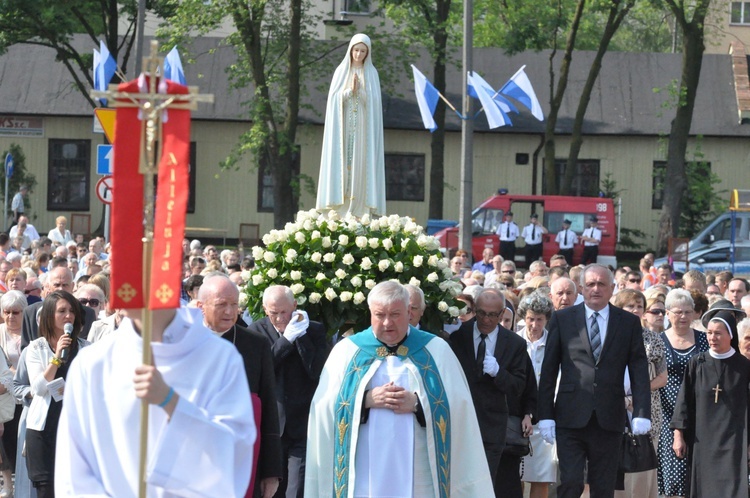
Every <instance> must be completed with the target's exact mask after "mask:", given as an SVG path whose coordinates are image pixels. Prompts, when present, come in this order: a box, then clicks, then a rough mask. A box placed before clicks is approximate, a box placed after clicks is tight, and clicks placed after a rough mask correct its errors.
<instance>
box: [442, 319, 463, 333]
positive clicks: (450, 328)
mask: <svg viewBox="0 0 750 498" xmlns="http://www.w3.org/2000/svg"><path fill="white" fill-rule="evenodd" d="M461 325H463V324H462V323H461V320H456V323H444V324H443V330H445V332H446V333H447V334H448V335H450V334H452V333H453V332H455V331H456V330H458V329H460V328H461Z"/></svg>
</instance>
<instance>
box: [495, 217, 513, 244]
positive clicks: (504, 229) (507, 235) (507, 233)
mask: <svg viewBox="0 0 750 498" xmlns="http://www.w3.org/2000/svg"><path fill="white" fill-rule="evenodd" d="M495 233H496V234H497V235H499V236H500V240H502V241H503V242H515V241H516V239H517V238H518V235H519V230H518V225H516V224H515V223H514V222H512V221H510V222H508V221H504V222H502V223H500V226H499V227H497V231H496V232H495Z"/></svg>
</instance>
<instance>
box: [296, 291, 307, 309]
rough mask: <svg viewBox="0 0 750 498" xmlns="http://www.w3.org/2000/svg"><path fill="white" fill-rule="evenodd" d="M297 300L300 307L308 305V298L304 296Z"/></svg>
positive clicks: (301, 295)
mask: <svg viewBox="0 0 750 498" xmlns="http://www.w3.org/2000/svg"><path fill="white" fill-rule="evenodd" d="M295 299H296V301H297V305H298V306H304V305H305V303H307V298H306V297H305V295H304V294H299V295H298V296H297V297H296V298H295Z"/></svg>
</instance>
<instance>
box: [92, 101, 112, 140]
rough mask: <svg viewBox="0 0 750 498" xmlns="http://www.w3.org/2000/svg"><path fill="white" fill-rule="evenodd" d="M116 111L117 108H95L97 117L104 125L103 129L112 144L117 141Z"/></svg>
mask: <svg viewBox="0 0 750 498" xmlns="http://www.w3.org/2000/svg"><path fill="white" fill-rule="evenodd" d="M115 112H116V111H115V109H105V108H103V107H99V108H97V109H94V114H95V115H96V119H97V121H98V122H99V124H100V125H101V126H102V130H103V131H104V134H105V135H106V136H107V140H109V143H111V144H113V143H115Z"/></svg>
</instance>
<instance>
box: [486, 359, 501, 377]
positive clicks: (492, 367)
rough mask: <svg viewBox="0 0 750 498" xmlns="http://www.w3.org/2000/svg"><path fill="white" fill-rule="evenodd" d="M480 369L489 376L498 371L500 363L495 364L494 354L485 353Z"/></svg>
mask: <svg viewBox="0 0 750 498" xmlns="http://www.w3.org/2000/svg"><path fill="white" fill-rule="evenodd" d="M482 370H484V373H486V374H487V375H489V376H490V377H494V376H495V375H497V372H499V371H500V365H498V364H497V360H496V359H495V357H494V356H492V355H487V356H485V357H484V364H483V365H482Z"/></svg>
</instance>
